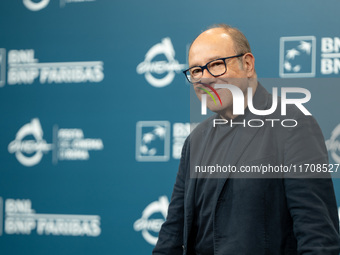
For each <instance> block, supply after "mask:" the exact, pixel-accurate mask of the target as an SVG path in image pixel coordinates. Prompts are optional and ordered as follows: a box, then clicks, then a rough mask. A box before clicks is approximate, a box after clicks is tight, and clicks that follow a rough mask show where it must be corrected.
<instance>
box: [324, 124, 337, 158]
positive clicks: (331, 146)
mask: <svg viewBox="0 0 340 255" xmlns="http://www.w3.org/2000/svg"><path fill="white" fill-rule="evenodd" d="M326 146H327V150H328V151H329V153H330V155H331V158H332V159H333V160H334V162H336V163H338V164H340V124H338V125H337V126H336V127H335V128H334V130H333V131H332V134H331V137H330V138H329V139H328V140H327V141H326Z"/></svg>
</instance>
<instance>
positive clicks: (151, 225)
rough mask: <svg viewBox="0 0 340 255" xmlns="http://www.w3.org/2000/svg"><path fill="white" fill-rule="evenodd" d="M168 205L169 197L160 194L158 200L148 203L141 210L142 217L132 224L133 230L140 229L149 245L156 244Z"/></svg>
mask: <svg viewBox="0 0 340 255" xmlns="http://www.w3.org/2000/svg"><path fill="white" fill-rule="evenodd" d="M168 207H169V199H168V198H167V196H161V197H160V198H159V199H158V201H154V202H152V203H151V204H149V205H148V206H147V207H146V208H145V209H144V211H143V212H142V217H141V218H140V219H138V220H136V221H135V223H134V224H133V228H134V230H135V231H137V232H138V231H141V232H142V236H143V238H144V239H145V241H147V242H148V243H149V244H151V245H156V243H157V240H158V232H159V231H160V229H161V226H162V224H163V223H164V221H165V219H166V216H167V214H168ZM159 214H160V216H161V218H160V217H159ZM152 233H154V235H153V234H152Z"/></svg>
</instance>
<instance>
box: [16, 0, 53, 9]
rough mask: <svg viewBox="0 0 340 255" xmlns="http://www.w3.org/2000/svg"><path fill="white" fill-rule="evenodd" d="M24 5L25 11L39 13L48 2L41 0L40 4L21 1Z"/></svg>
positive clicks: (26, 0)
mask: <svg viewBox="0 0 340 255" xmlns="http://www.w3.org/2000/svg"><path fill="white" fill-rule="evenodd" d="M23 3H24V5H25V6H26V7H27V9H29V10H31V11H40V10H41V9H44V8H45V7H46V6H47V5H48V4H49V3H50V0H41V1H40V2H37V3H36V2H33V1H32V0H23Z"/></svg>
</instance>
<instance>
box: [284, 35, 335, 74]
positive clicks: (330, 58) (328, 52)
mask: <svg viewBox="0 0 340 255" xmlns="http://www.w3.org/2000/svg"><path fill="white" fill-rule="evenodd" d="M320 45H321V49H317V38H316V37H315V36H290V37H281V38H280V65H279V68H280V72H279V73H280V77H282V78H310V77H315V76H316V70H317V63H316V59H317V53H318V52H320V51H321V55H320V59H321V61H320V69H319V70H320V74H321V75H323V76H324V75H337V74H339V72H340V53H339V52H340V38H339V37H333V38H332V37H322V38H321V40H320ZM318 68H319V67H318Z"/></svg>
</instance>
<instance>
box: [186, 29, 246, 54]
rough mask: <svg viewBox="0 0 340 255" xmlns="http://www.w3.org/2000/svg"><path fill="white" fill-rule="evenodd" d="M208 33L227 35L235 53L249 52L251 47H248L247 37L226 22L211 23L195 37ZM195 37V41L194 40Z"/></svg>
mask: <svg viewBox="0 0 340 255" xmlns="http://www.w3.org/2000/svg"><path fill="white" fill-rule="evenodd" d="M209 34H221V35H222V36H223V35H228V36H229V37H230V38H231V39H232V42H233V43H232V44H233V46H232V47H233V49H234V52H235V54H243V53H247V52H249V53H251V48H250V45H249V42H248V40H247V38H246V37H245V35H244V34H243V33H242V32H241V31H240V30H239V29H237V28H234V27H231V26H229V25H226V24H218V25H213V26H211V27H209V29H207V30H205V31H204V32H202V33H201V34H200V35H199V36H198V37H197V38H196V39H198V38H199V37H201V36H204V35H209ZM196 39H195V41H196ZM195 41H194V42H195ZM194 42H193V43H194ZM193 43H192V44H193ZM192 44H191V45H190V48H189V52H190V49H191V46H192Z"/></svg>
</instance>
